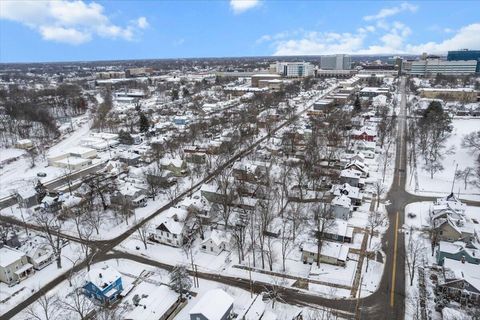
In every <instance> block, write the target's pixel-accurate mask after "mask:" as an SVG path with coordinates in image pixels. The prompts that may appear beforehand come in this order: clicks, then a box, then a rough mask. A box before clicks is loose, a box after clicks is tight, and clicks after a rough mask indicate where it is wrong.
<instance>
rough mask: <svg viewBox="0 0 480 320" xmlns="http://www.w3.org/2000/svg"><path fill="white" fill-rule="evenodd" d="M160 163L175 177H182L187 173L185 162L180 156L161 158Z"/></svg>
mask: <svg viewBox="0 0 480 320" xmlns="http://www.w3.org/2000/svg"><path fill="white" fill-rule="evenodd" d="M160 165H161V166H162V168H163V169H165V170H168V171H170V172H171V173H172V174H173V176H175V177H184V176H186V175H187V174H188V168H187V162H186V161H185V160H182V159H180V158H162V159H161V160H160Z"/></svg>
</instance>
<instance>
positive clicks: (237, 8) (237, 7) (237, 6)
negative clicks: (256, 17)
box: [230, 0, 260, 14]
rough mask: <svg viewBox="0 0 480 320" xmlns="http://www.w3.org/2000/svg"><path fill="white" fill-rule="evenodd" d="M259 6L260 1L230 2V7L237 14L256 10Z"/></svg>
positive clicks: (232, 0)
mask: <svg viewBox="0 0 480 320" xmlns="http://www.w3.org/2000/svg"><path fill="white" fill-rule="evenodd" d="M259 4H260V1H259V0H230V7H231V8H232V10H233V12H235V13H236V14H239V13H243V12H245V11H247V10H250V9H252V8H255V7H256V6H258V5H259Z"/></svg>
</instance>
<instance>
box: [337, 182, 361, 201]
mask: <svg viewBox="0 0 480 320" xmlns="http://www.w3.org/2000/svg"><path fill="white" fill-rule="evenodd" d="M332 190H333V195H335V196H340V195H342V194H344V195H346V196H348V197H349V198H351V199H360V198H361V196H360V189H359V188H357V187H352V186H351V185H349V184H348V183H344V184H341V185H335V186H333V187H332Z"/></svg>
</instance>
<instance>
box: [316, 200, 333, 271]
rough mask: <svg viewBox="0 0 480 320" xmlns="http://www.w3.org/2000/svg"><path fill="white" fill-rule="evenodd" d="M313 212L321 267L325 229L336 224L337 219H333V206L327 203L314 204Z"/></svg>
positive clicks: (318, 262) (318, 264)
mask: <svg viewBox="0 0 480 320" xmlns="http://www.w3.org/2000/svg"><path fill="white" fill-rule="evenodd" d="M313 214H314V217H313V218H314V221H315V227H316V230H315V232H316V237H317V266H318V267H319V266H320V256H321V252H322V246H323V241H324V239H325V231H326V230H328V229H329V228H331V227H332V226H334V225H335V220H334V219H333V211H332V208H331V206H330V205H329V204H326V203H319V204H316V205H314V207H313Z"/></svg>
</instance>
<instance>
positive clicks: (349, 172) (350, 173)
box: [340, 169, 362, 178]
mask: <svg viewBox="0 0 480 320" xmlns="http://www.w3.org/2000/svg"><path fill="white" fill-rule="evenodd" d="M361 175H362V173H361V172H360V171H358V170H355V169H344V170H342V171H341V172H340V177H345V178H360V177H361Z"/></svg>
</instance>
